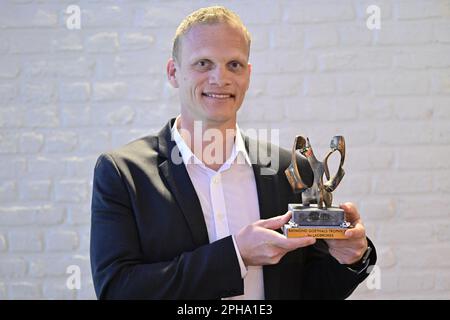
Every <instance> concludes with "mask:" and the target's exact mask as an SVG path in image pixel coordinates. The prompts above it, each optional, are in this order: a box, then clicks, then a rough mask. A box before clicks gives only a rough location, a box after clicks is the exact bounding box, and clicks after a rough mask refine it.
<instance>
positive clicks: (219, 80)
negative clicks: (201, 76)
mask: <svg viewBox="0 0 450 320" xmlns="http://www.w3.org/2000/svg"><path fill="white" fill-rule="evenodd" d="M230 82H231V81H230V77H229V71H228V69H227V68H226V67H225V66H216V67H215V68H214V69H212V70H211V71H210V73H209V84H212V85H217V86H219V87H223V86H226V85H228V84H230Z"/></svg>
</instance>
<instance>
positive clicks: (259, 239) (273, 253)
mask: <svg viewBox="0 0 450 320" xmlns="http://www.w3.org/2000/svg"><path fill="white" fill-rule="evenodd" d="M290 218H291V212H287V213H286V214H284V215H282V216H276V217H273V218H270V219H265V220H259V221H256V222H255V223H252V224H250V225H248V226H246V227H244V228H242V229H241V230H240V231H239V232H238V234H237V235H236V236H235V240H236V244H237V246H238V248H239V252H240V253H241V257H242V260H243V261H244V263H245V265H246V266H262V265H268V264H277V263H278V262H279V261H280V260H281V258H282V257H283V256H284V255H285V254H286V253H288V252H289V251H292V250H295V249H297V248H301V247H306V246H309V245H311V244H314V243H315V242H316V239H314V238H310V237H306V238H286V237H285V236H284V235H282V234H280V233H278V232H276V231H274V230H277V229H279V228H281V227H282V226H284V225H285V224H286V223H288V221H289V219H290Z"/></svg>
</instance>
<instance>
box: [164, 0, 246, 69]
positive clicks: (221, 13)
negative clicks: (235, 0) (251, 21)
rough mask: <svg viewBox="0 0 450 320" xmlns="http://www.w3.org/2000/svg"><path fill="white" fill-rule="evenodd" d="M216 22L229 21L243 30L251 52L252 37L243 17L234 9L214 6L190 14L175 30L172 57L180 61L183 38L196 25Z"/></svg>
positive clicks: (228, 22)
mask: <svg viewBox="0 0 450 320" xmlns="http://www.w3.org/2000/svg"><path fill="white" fill-rule="evenodd" d="M216 23H227V24H229V25H231V26H234V27H237V28H239V29H241V30H242V31H243V34H244V37H245V39H246V40H247V43H248V51H249V54H250V43H251V37H250V33H249V32H248V30H247V28H246V27H245V25H244V24H243V23H242V20H241V18H239V16H238V15H237V14H236V13H234V12H233V11H231V10H229V9H227V8H225V7H222V6H212V7H206V8H200V9H198V10H196V11H194V12H192V13H191V14H190V15H188V16H187V17H186V18H185V19H184V20H183V21H181V23H180V25H179V26H178V28H177V31H176V32H175V37H174V39H173V47H172V58H173V59H174V60H175V61H177V62H180V48H181V43H180V42H181V38H182V37H183V36H184V35H185V34H186V33H187V32H188V31H189V30H190V29H191V28H192V27H194V26H196V25H200V24H206V25H207V24H216Z"/></svg>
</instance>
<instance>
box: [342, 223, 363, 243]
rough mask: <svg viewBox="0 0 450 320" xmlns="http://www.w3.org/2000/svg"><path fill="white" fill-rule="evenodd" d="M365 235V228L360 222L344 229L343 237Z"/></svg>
mask: <svg viewBox="0 0 450 320" xmlns="http://www.w3.org/2000/svg"><path fill="white" fill-rule="evenodd" d="M365 236H366V228H365V227H364V225H363V224H362V223H360V222H358V223H356V225H355V226H354V227H353V228H351V229H348V230H347V231H345V237H346V238H347V239H358V238H364V237H365Z"/></svg>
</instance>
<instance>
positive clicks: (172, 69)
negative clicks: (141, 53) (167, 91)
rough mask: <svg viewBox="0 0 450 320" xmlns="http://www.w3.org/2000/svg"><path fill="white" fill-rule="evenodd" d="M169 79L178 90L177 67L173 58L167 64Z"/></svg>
mask: <svg viewBox="0 0 450 320" xmlns="http://www.w3.org/2000/svg"><path fill="white" fill-rule="evenodd" d="M167 79H168V80H169V82H170V84H171V85H172V87H174V88H178V80H177V65H176V62H175V60H173V59H172V58H171V59H169V61H168V62H167Z"/></svg>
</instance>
